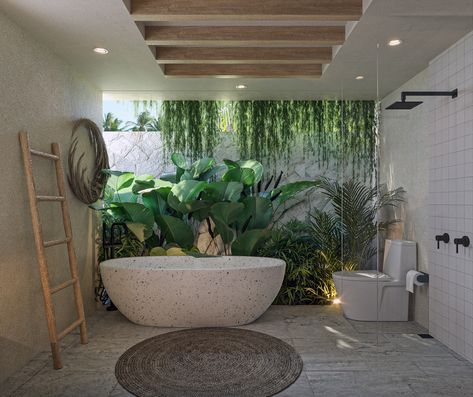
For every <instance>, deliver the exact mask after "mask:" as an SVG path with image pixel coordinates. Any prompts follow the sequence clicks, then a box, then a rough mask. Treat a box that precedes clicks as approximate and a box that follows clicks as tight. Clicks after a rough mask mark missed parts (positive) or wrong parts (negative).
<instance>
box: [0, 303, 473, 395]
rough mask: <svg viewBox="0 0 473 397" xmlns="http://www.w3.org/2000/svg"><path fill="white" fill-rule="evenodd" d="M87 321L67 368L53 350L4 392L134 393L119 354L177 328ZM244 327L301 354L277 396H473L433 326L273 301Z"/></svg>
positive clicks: (69, 343) (98, 317)
mask: <svg viewBox="0 0 473 397" xmlns="http://www.w3.org/2000/svg"><path fill="white" fill-rule="evenodd" d="M88 324H89V330H90V331H89V333H90V341H89V344H88V345H85V346H83V345H80V344H79V338H78V336H77V334H76V335H69V336H68V337H67V338H66V339H65V340H64V342H63V349H64V350H63V353H62V358H63V364H64V367H63V369H61V370H58V371H55V370H53V369H52V365H51V359H50V355H49V352H48V351H45V352H43V353H40V354H39V355H38V356H37V357H35V359H33V360H32V361H31V362H29V363H28V364H27V365H26V366H25V367H24V368H23V369H22V370H21V371H19V372H18V373H17V374H15V376H13V377H11V378H10V379H8V380H7V381H6V383H5V384H4V385H2V386H1V387H0V395H2V396H15V397H19V396H35V397H38V396H48V397H52V396H61V397H64V396H66V397H69V396H70V397H73V396H82V397H86V396H87V397H88V396H101V397H103V396H109V397H124V396H132V395H131V394H130V393H128V392H127V391H126V390H124V389H123V388H122V387H121V386H120V385H119V384H118V383H117V381H116V379H115V375H114V367H115V363H116V361H117V359H118V357H119V356H120V355H121V354H122V353H123V352H124V351H125V350H126V349H128V348H129V347H131V346H133V345H134V344H136V343H138V342H140V341H141V340H143V339H146V338H149V337H152V336H154V335H157V334H160V333H164V332H169V331H172V330H175V329H163V328H152V327H143V326H139V325H135V324H133V323H130V322H129V321H128V320H126V319H125V318H124V317H123V316H122V315H121V314H120V313H119V312H106V311H100V312H99V313H97V314H95V315H94V316H92V317H89V319H88ZM242 328H247V329H252V330H255V331H260V332H263V333H267V334H269V335H273V336H275V337H278V338H281V339H283V340H285V341H286V342H288V343H290V344H291V345H293V346H294V347H295V348H296V349H297V351H298V352H299V353H300V355H301V356H302V358H303V361H304V370H303V372H302V374H301V376H300V377H299V379H298V380H297V381H296V382H295V383H294V384H293V385H291V386H290V387H289V388H287V389H286V390H284V391H283V392H281V393H279V394H277V396H279V397H283V396H285V397H288V396H291V397H312V396H327V397H328V396H334V397H335V396H337V397H343V396H347V397H348V396H349V397H356V396H360V397H366V396H380V395H381V396H383V397H386V396H425V397H427V396H429V397H432V396H471V395H473V364H471V363H469V362H468V361H466V360H465V359H463V358H462V357H460V356H458V355H457V354H455V353H454V352H452V351H451V350H450V349H448V348H447V347H445V346H444V345H442V344H441V343H440V342H438V341H437V340H435V339H423V338H421V337H420V336H418V334H421V333H427V331H426V330H425V329H424V328H422V327H420V326H419V325H417V324H416V323H413V322H407V323H376V322H357V321H350V320H347V319H346V318H345V317H343V314H342V313H341V308H340V307H338V306H272V307H271V308H270V309H269V310H268V311H267V312H266V313H265V314H264V315H263V316H262V317H261V318H260V319H258V320H257V321H256V322H255V323H253V324H250V325H246V326H243V327H242ZM183 397H185V396H183ZM255 397H256V396H255Z"/></svg>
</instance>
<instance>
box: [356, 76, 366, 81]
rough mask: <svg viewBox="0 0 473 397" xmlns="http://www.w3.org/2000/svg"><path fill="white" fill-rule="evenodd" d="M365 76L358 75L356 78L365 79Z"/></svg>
mask: <svg viewBox="0 0 473 397" xmlns="http://www.w3.org/2000/svg"><path fill="white" fill-rule="evenodd" d="M364 78H365V76H356V77H355V79H356V80H363V79H364Z"/></svg>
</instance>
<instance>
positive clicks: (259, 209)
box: [239, 196, 273, 230]
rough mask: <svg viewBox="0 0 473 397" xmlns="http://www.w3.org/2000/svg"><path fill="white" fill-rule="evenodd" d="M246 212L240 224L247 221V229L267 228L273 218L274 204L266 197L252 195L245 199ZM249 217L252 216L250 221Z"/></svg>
mask: <svg viewBox="0 0 473 397" xmlns="http://www.w3.org/2000/svg"><path fill="white" fill-rule="evenodd" d="M243 204H244V205H245V212H244V215H243V216H242V220H241V222H240V223H239V226H241V227H242V226H243V225H244V224H245V223H247V229H248V230H250V229H265V228H267V227H268V226H269V224H270V223H271V220H272V219H273V204H272V203H271V200H269V199H267V198H264V197H257V196H256V197H255V196H250V197H246V198H245V199H244V200H243ZM248 218H250V220H249V222H247V221H248Z"/></svg>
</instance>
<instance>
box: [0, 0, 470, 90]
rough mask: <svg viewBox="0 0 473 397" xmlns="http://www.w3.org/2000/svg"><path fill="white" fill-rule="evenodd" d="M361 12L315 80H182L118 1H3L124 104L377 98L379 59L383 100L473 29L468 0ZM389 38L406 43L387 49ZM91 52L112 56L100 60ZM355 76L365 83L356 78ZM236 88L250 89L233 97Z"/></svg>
mask: <svg viewBox="0 0 473 397" xmlns="http://www.w3.org/2000/svg"><path fill="white" fill-rule="evenodd" d="M365 8H366V10H365V14H364V15H363V17H362V18H361V20H360V21H359V22H358V23H357V24H354V26H353V29H352V30H351V33H350V35H349V36H348V38H347V41H346V43H345V44H344V45H343V46H342V47H341V48H340V50H339V51H338V53H337V54H336V56H335V59H334V61H333V63H332V64H331V65H330V66H329V67H328V68H327V69H326V70H325V72H324V75H323V76H322V78H320V79H294V78H289V79H210V78H209V79H203V78H198V79H195V78H194V79H190V78H180V79H179V78H166V77H164V75H163V73H162V71H161V69H160V67H159V66H158V65H157V63H156V62H155V60H154V58H153V55H152V53H151V51H150V50H149V49H148V47H147V46H146V44H145V42H144V40H143V37H142V35H141V33H140V30H139V29H138V27H137V26H136V24H135V23H134V22H133V21H132V19H131V17H130V15H129V13H128V10H127V9H126V7H125V4H124V2H123V1H121V0H100V1H97V0H80V1H77V0H2V1H1V3H0V9H2V10H3V11H4V12H5V13H6V14H7V16H9V17H10V18H11V19H12V20H14V21H15V22H16V23H17V24H19V25H20V26H22V27H23V28H24V29H25V30H27V31H29V32H30V33H31V34H32V35H33V37H35V38H37V39H38V40H39V41H41V42H42V43H44V44H45V46H47V47H48V48H50V49H52V50H53V51H54V52H55V53H57V54H58V55H59V56H60V57H61V58H63V59H64V60H66V61H67V62H69V63H70V64H71V65H72V66H73V67H74V68H75V69H76V70H77V71H78V72H79V73H80V74H82V75H83V76H84V77H85V78H87V79H88V80H89V81H91V82H92V83H93V84H95V85H96V86H97V87H98V88H99V89H101V90H103V91H104V92H105V94H106V96H107V97H114V98H128V99H152V98H153V99H163V98H164V99H230V98H231V99H312V98H340V97H344V98H350V99H374V98H376V97H377V78H376V76H377V59H378V65H379V69H378V70H379V86H378V90H379V97H384V96H385V95H386V94H388V93H390V92H391V91H393V90H394V89H396V88H397V87H399V86H400V85H402V84H403V83H404V82H406V81H407V80H409V79H410V78H412V77H413V76H415V75H416V74H417V73H418V72H420V71H421V70H422V69H424V68H425V67H426V66H427V65H428V62H429V61H430V60H431V59H433V58H434V57H435V56H437V55H438V54H440V53H441V52H442V51H444V50H445V49H447V48H448V47H449V46H450V45H451V44H453V43H454V42H455V41H457V40H458V39H459V38H460V37H462V36H463V35H465V34H466V33H468V32H469V31H471V30H473V0H448V1H447V0H372V1H371V2H370V1H366V0H365ZM391 38H400V39H402V40H403V44H402V45H401V46H399V47H387V46H386V42H387V41H388V40H389V39H391ZM378 43H379V44H380V45H379V48H378V46H377V44H378ZM94 47H105V48H108V49H109V50H110V53H109V54H108V55H106V56H100V55H97V54H95V53H94V52H92V48H94ZM20 50H21V49H19V51H20ZM357 75H364V76H365V79H364V80H360V81H358V80H355V79H354V77H355V76H357ZM237 83H244V84H246V85H248V89H247V90H245V91H237V90H236V89H235V85H236V84H237ZM450 88H452V87H445V89H450Z"/></svg>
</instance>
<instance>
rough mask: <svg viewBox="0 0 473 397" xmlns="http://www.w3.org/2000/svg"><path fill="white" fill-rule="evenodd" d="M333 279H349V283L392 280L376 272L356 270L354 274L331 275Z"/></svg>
mask: <svg viewBox="0 0 473 397" xmlns="http://www.w3.org/2000/svg"><path fill="white" fill-rule="evenodd" d="M333 275H334V276H335V277H340V278H344V279H349V280H350V281H373V282H375V281H379V282H383V281H391V280H392V278H391V277H390V276H388V275H387V274H384V273H381V272H378V271H376V270H357V271H354V272H346V271H342V272H336V273H334V274H333Z"/></svg>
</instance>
